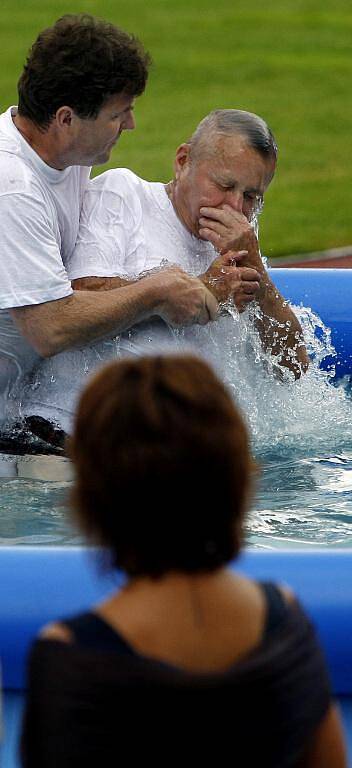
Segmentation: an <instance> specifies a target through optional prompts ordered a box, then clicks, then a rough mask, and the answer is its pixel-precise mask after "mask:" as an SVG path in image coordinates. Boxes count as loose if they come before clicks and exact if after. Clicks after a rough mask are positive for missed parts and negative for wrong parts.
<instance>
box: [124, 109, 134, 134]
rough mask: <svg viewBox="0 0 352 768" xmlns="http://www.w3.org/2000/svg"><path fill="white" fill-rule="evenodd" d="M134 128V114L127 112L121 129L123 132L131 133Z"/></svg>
mask: <svg viewBox="0 0 352 768" xmlns="http://www.w3.org/2000/svg"><path fill="white" fill-rule="evenodd" d="M135 127H136V121H135V119H134V114H133V112H128V114H127V115H126V117H125V119H124V121H123V125H122V128H123V130H124V131H133V129H134V128H135Z"/></svg>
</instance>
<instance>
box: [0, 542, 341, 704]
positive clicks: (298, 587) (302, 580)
mask: <svg viewBox="0 0 352 768" xmlns="http://www.w3.org/2000/svg"><path fill="white" fill-rule="evenodd" d="M236 568H238V569H239V570H241V571H242V572H245V573H247V574H248V575H250V576H252V577H254V578H259V579H270V580H274V581H278V582H281V583H282V582H284V583H285V582H286V583H288V584H289V585H290V586H291V587H292V588H293V589H294V591H295V592H296V594H297V595H298V597H299V598H300V599H301V601H302V603H303V605H304V606H305V608H306V610H307V611H308V613H309V614H310V616H311V618H312V619H313V622H314V624H315V626H316V628H317V630H318V633H319V636H320V640H321V643H322V645H323V648H324V650H325V653H326V657H327V661H328V664H329V668H330V674H331V679H332V683H333V688H334V692H335V693H336V694H338V695H341V694H349V693H351V692H352V550H330V551H329V550H319V551H307V550H304V551H293V550H284V551H277V550H276V551H275V550H273V551H268V550H265V551H264V550H263V551H261V550H253V551H250V550H248V551H246V552H245V553H244V554H243V555H242V556H241V558H240V559H239V560H238V561H237V562H236ZM122 583H123V578H122V576H121V575H120V574H113V575H112V574H108V573H104V572H103V571H102V570H101V567H100V566H99V559H98V557H97V554H96V552H94V550H87V549H84V548H77V547H2V548H0V606H1V611H0V657H1V660H2V667H3V677H4V685H5V687H6V688H10V689H22V688H23V686H24V683H25V659H26V656H27V653H28V648H29V645H30V643H31V641H32V640H33V638H34V637H35V635H36V633H37V631H38V629H39V628H40V627H41V626H43V625H44V624H46V623H47V622H48V621H52V620H53V619H57V618H60V617H63V616H67V615H69V614H71V613H75V612H77V611H81V610H85V609H86V608H88V607H89V606H91V605H92V604H94V603H95V602H96V601H98V600H100V599H101V598H102V597H103V596H104V595H106V594H107V593H108V592H109V591H111V590H113V589H116V587H119V586H121V585H122Z"/></svg>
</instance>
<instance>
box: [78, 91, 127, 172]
mask: <svg viewBox="0 0 352 768" xmlns="http://www.w3.org/2000/svg"><path fill="white" fill-rule="evenodd" d="M133 102H134V98H133V97H132V96H124V95H123V94H119V95H117V96H111V98H110V99H108V101H106V102H105V104H104V106H103V107H102V108H101V110H100V112H99V113H98V115H97V117H96V118H80V117H78V116H77V115H75V117H74V139H73V146H72V147H71V151H72V152H73V153H74V157H75V162H74V164H75V165H100V164H101V163H106V162H107V161H108V160H109V157H110V154H111V151H112V148H113V147H114V145H115V144H116V142H117V141H118V139H119V137H120V135H121V133H122V131H131V130H132V129H133V128H134V127H135V122H134V116H133ZM72 164H73V163H72Z"/></svg>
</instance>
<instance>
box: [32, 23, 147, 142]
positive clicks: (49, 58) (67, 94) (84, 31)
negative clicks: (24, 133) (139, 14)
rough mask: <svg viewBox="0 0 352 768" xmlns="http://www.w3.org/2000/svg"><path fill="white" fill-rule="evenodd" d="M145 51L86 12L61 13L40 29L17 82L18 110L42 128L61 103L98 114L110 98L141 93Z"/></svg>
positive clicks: (88, 114)
mask: <svg viewBox="0 0 352 768" xmlns="http://www.w3.org/2000/svg"><path fill="white" fill-rule="evenodd" d="M149 63H150V57H149V54H148V53H146V52H145V51H144V49H143V47H142V45H141V43H140V42H139V41H138V40H137V39H136V38H135V37H133V36H132V35H129V34H127V33H126V32H123V31H122V30H121V29H119V28H118V27H115V26H114V25H113V24H110V23H109V22H107V21H104V20H102V19H97V18H95V17H93V16H90V15H88V14H78V15H71V14H68V15H66V16H62V18H61V19H58V21H57V22H56V23H55V24H54V25H53V26H52V27H49V28H48V29H45V30H43V32H41V33H40V35H39V36H38V38H37V40H36V41H35V43H34V45H33V46H32V48H31V50H30V52H29V55H28V59H27V63H26V65H25V67H24V70H23V72H22V75H21V77H20V79H19V82H18V112H19V114H20V115H22V116H23V117H27V118H29V119H30V120H32V122H33V123H35V124H36V125H38V126H40V127H42V128H43V129H46V128H47V127H48V125H49V124H50V122H51V120H52V118H53V117H54V115H55V114H56V112H57V110H58V109H59V107H62V106H64V105H66V106H69V107H72V109H74V110H75V112H76V113H77V115H78V116H79V117H81V118H95V117H97V115H98V113H99V111H100V109H101V107H102V106H103V105H104V103H105V102H106V101H107V99H109V98H110V97H111V96H115V95H116V94H120V93H121V94H125V95H127V96H139V95H140V94H141V93H143V91H144V89H145V86H146V82H147V77H148V66H149Z"/></svg>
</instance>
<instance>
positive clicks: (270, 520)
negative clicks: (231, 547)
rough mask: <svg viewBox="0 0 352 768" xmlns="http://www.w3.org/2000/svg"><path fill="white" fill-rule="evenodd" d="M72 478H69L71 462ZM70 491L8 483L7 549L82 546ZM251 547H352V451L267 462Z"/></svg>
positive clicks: (4, 506)
mask: <svg viewBox="0 0 352 768" xmlns="http://www.w3.org/2000/svg"><path fill="white" fill-rule="evenodd" d="M62 461H63V460H62V459H57V458H56V457H52V458H51V459H50V460H49V468H50V471H51V472H53V471H54V470H55V464H57V469H58V471H60V472H61V475H62V474H63V469H62ZM60 462H61V464H60ZM30 464H32V465H33V464H34V465H36V464H37V465H40V468H41V471H42V472H43V467H45V465H48V459H47V458H44V459H42V460H41V459H40V458H39V457H38V458H37V457H36V459H35V460H32V462H30ZM66 472H67V476H68V477H69V473H70V467H69V465H68V462H67V465H66ZM22 473H23V474H25V472H24V471H23V470H22ZM27 474H30V472H29V471H28V472H27ZM32 474H33V472H32ZM46 474H47V475H48V474H50V473H48V471H47V473H46ZM71 485H72V481H71V480H70V479H68V478H67V479H63V480H61V481H60V482H58V481H53V480H38V479H35V478H33V477H15V478H8V479H6V478H3V479H1V480H0V487H1V507H0V532H1V535H0V545H13V544H18V545H24V544H27V545H28V544H45V545H51V544H52V545H58V544H63V545H73V544H79V543H81V538H80V535H79V534H78V532H77V531H76V530H75V529H74V528H73V527H72V525H71V524H70V522H69V514H68V508H69V503H68V501H69V492H70V488H71ZM246 541H247V543H248V544H250V545H252V546H254V547H260V548H272V547H280V548H282V547H317V546H324V547H325V546H330V547H348V546H352V445H351V450H350V453H344V454H341V455H335V456H326V457H317V456H312V457H310V458H302V457H299V458H291V459H285V460H283V461H282V460H278V458H277V457H276V458H275V457H272V458H271V459H270V458H269V457H266V461H265V463H264V464H262V466H261V477H260V479H259V480H258V483H257V489H256V493H255V496H254V499H253V503H252V509H251V511H250V513H249V515H248V519H247V523H246Z"/></svg>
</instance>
